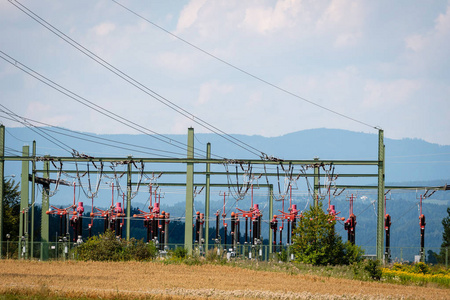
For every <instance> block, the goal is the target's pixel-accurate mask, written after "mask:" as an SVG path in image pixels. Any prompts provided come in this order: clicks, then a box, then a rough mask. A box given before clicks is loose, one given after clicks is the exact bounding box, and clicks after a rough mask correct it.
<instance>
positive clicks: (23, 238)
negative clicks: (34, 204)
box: [19, 146, 30, 258]
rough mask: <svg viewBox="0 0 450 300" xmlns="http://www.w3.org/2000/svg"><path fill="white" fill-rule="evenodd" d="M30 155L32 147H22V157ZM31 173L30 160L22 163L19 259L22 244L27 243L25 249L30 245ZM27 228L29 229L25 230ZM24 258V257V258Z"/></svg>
mask: <svg viewBox="0 0 450 300" xmlns="http://www.w3.org/2000/svg"><path fill="white" fill-rule="evenodd" d="M29 155H30V147H29V146H23V147H22V156H24V157H28V156H29ZM29 173H30V162H29V161H28V160H23V161H22V177H21V181H20V215H19V257H21V256H22V253H23V252H22V247H23V246H24V245H22V243H23V242H24V243H25V247H26V246H27V243H28V232H27V231H28V220H24V216H25V214H24V211H25V210H26V209H28V205H29V202H28V199H29V196H30V195H29V186H30V183H29V179H28V174H29ZM25 226H26V227H27V229H26V230H24V228H25ZM22 258H23V257H22Z"/></svg>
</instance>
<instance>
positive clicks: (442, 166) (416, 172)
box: [6, 128, 450, 182]
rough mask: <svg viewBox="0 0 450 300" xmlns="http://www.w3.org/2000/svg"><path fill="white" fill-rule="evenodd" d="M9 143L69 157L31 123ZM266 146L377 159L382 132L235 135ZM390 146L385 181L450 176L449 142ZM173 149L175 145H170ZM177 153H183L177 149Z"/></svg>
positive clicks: (296, 155)
mask: <svg viewBox="0 0 450 300" xmlns="http://www.w3.org/2000/svg"><path fill="white" fill-rule="evenodd" d="M6 129H7V134H6V146H7V147H10V148H13V149H16V150H19V151H21V148H22V145H23V144H24V142H28V144H31V141H32V140H33V139H34V140H36V141H37V147H38V152H40V153H41V154H52V155H58V156H67V155H68V153H67V152H65V153H64V152H63V151H61V149H58V148H57V147H56V146H55V145H54V144H52V143H50V142H49V141H47V140H45V139H44V138H42V137H41V136H39V135H37V134H36V133H34V132H32V131H31V130H29V129H28V128H6ZM97 136H99V137H104V138H108V139H117V140H119V141H122V142H125V143H128V144H137V145H144V146H148V147H152V148H158V149H167V147H168V146H167V144H164V143H162V142H160V141H158V140H156V139H152V138H150V137H148V136H145V135H142V134H137V135H131V134H108V135H97ZM166 136H168V137H169V138H171V139H173V140H174V141H180V142H183V143H186V139H187V138H186V135H171V134H168V135H166ZM233 136H236V137H237V138H239V139H241V140H243V141H245V142H246V143H248V144H250V145H252V146H254V147H255V148H257V149H261V150H263V151H264V152H265V153H266V154H268V155H273V156H275V157H278V158H281V159H286V160H288V159H313V158H314V157H319V158H321V159H336V160H337V159H345V160H355V159H356V160H377V159H378V152H377V151H378V135H377V134H376V133H373V134H370V133H362V132H353V131H348V130H341V129H325V128H320V129H308V130H302V131H297V132H292V133H289V134H285V135H283V136H278V137H263V136H258V135H252V136H248V135H233ZM195 137H196V138H195V147H196V148H198V149H206V143H208V142H210V143H211V144H212V146H211V149H212V152H213V153H214V154H216V155H218V156H220V157H226V158H253V159H255V158H257V157H255V156H254V155H253V156H252V155H251V154H250V153H248V152H246V151H245V150H243V149H241V148H239V147H236V146H235V145H233V144H231V143H230V142H228V141H226V140H225V139H223V138H221V137H220V136H217V135H215V134H212V133H198V134H196V135H195ZM58 139H60V140H61V141H63V142H65V143H67V144H68V145H71V146H72V145H73V146H72V147H76V150H77V151H79V152H80V153H86V154H90V155H92V156H111V155H114V156H127V155H130V154H131V155H133V156H134V157H143V156H144V157H147V156H149V155H143V154H140V153H130V151H127V150H122V149H114V148H110V147H106V146H102V145H96V144H94V143H90V142H87V141H83V140H76V139H73V138H70V137H66V136H58ZM385 145H386V182H407V181H415V182H420V181H430V180H442V179H447V178H450V146H447V145H438V144H432V143H428V142H426V141H423V140H419V139H409V138H408V139H401V140H394V139H388V138H386V139H385ZM170 150H174V149H170ZM175 152H179V153H180V152H181V153H182V152H183V151H182V150H180V149H176V150H175Z"/></svg>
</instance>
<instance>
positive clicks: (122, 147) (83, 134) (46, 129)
mask: <svg viewBox="0 0 450 300" xmlns="http://www.w3.org/2000/svg"><path fill="white" fill-rule="evenodd" d="M0 112H3V113H5V114H7V115H9V113H8V112H5V111H4V110H1V109H0ZM19 117H20V118H22V119H24V120H27V121H31V122H34V123H38V124H41V125H45V126H50V127H52V128H55V129H59V130H64V131H68V132H71V133H75V134H78V135H81V136H88V137H92V138H95V139H99V140H104V141H108V142H111V143H116V144H120V145H127V146H130V147H136V148H142V149H149V150H154V151H160V152H165V153H171V154H177V155H184V154H182V153H177V152H171V151H166V150H158V149H154V148H149V147H144V146H139V145H131V144H128V143H123V142H119V141H115V140H111V139H107V138H102V137H98V136H94V135H90V134H87V133H81V132H76V131H73V130H70V129H66V128H62V127H59V126H54V125H50V124H47V123H44V122H39V121H36V120H32V119H29V118H25V117H22V116H19ZM3 118H5V119H8V120H12V121H16V120H14V119H12V118H8V117H3ZM39 128H40V129H42V130H45V131H50V132H53V133H56V134H60V135H64V136H68V137H72V138H75V139H80V140H83V141H87V142H91V143H96V144H101V145H105V146H109V147H114V148H120V149H124V150H131V151H135V152H140V153H145V154H151V155H157V156H162V157H167V158H169V156H165V155H161V154H155V153H151V152H146V151H141V150H136V149H132V148H127V147H124V146H117V145H112V144H109V143H106V142H105V143H104V142H99V141H95V140H91V139H88V138H82V137H78V136H74V135H71V134H67V133H62V132H58V131H56V130H52V129H49V128H45V127H39Z"/></svg>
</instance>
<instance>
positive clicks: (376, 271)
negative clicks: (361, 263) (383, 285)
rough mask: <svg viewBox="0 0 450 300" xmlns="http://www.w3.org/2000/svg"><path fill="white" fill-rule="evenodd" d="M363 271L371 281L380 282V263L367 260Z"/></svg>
mask: <svg viewBox="0 0 450 300" xmlns="http://www.w3.org/2000/svg"><path fill="white" fill-rule="evenodd" d="M364 270H366V271H367V273H369V276H370V277H371V278H372V279H373V280H380V279H381V276H382V275H383V272H382V271H381V267H380V261H378V260H368V261H367V264H366V266H365V267H364Z"/></svg>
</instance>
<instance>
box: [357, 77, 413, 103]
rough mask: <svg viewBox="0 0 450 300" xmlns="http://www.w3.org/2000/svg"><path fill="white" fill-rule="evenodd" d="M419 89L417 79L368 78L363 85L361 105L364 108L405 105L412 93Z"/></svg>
mask: <svg viewBox="0 0 450 300" xmlns="http://www.w3.org/2000/svg"><path fill="white" fill-rule="evenodd" d="M420 89H421V83H420V82H419V81H417V80H407V79H398V80H391V81H375V80H369V81H367V82H366V84H365V86H364V94H365V97H364V102H363V106H364V108H366V109H372V108H377V109H379V110H381V109H388V108H395V107H399V106H401V105H406V103H407V102H408V100H410V99H411V97H412V96H413V95H414V93H415V92H417V91H418V90H420Z"/></svg>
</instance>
